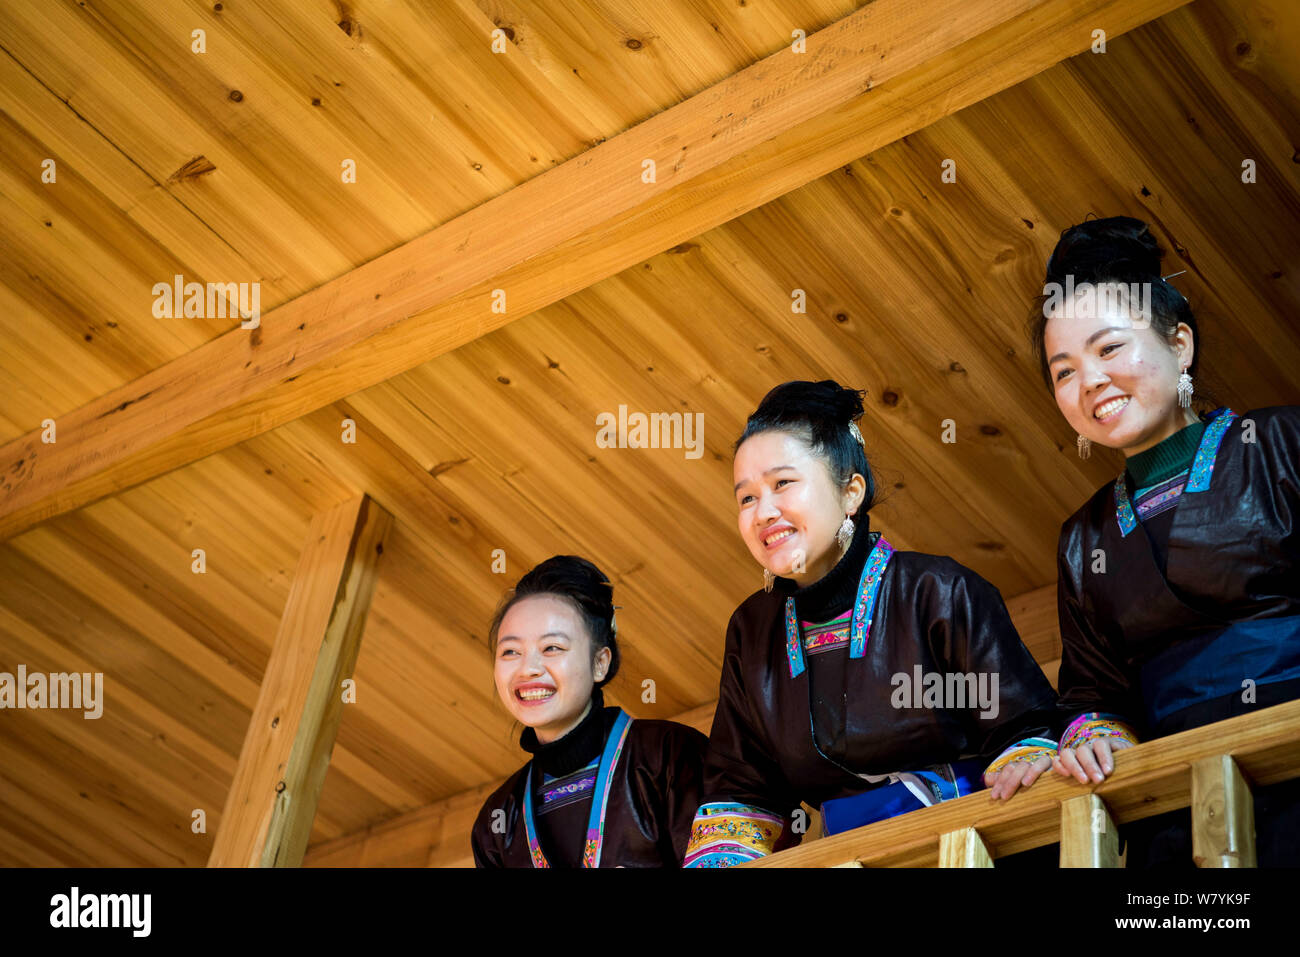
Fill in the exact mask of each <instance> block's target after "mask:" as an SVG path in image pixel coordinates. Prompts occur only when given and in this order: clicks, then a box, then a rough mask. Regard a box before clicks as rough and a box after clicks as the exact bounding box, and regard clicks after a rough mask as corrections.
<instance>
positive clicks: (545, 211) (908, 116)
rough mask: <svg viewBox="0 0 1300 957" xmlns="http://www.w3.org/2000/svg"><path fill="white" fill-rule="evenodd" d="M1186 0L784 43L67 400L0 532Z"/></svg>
mask: <svg viewBox="0 0 1300 957" xmlns="http://www.w3.org/2000/svg"><path fill="white" fill-rule="evenodd" d="M1185 2H1187V0H1112V2H1099V0H982V2H980V3H963V4H952V3H950V2H949V0H876V2H875V3H872V4H870V5H868V6H866V7H863V8H862V9H860V10H858V11H856V12H854V13H852V14H850V15H849V16H847V17H845V18H844V19H843V20H840V21H838V22H837V23H834V24H832V25H831V26H829V27H827V28H825V29H824V30H821V31H819V32H817V33H815V34H813V35H812V36H810V37H809V38H808V39H807V49H806V52H803V53H796V52H794V51H793V50H792V49H790V48H785V49H782V50H781V51H779V52H777V53H775V54H773V55H772V56H769V57H767V58H766V59H763V60H761V61H759V62H758V63H755V64H753V65H752V66H750V67H748V68H747V69H745V70H742V71H740V72H739V73H737V74H735V75H733V76H731V77H729V78H728V79H726V80H724V81H722V82H721V83H718V84H717V85H715V86H713V87H710V88H709V89H707V90H704V91H703V92H701V93H699V94H697V95H696V96H693V97H691V98H690V99H688V100H686V101H684V102H682V103H680V104H678V105H677V106H675V107H672V108H671V109H668V110H665V111H664V112H662V113H659V114H657V115H655V116H654V117H651V118H650V119H648V120H646V121H645V122H643V123H641V124H639V125H637V126H635V127H633V128H632V129H630V130H627V131H626V132H624V133H622V134H620V135H619V136H617V137H615V138H613V139H611V140H609V141H607V142H605V143H603V144H601V145H599V146H597V147H595V148H594V149H592V150H589V151H587V152H585V153H583V154H581V155H579V156H577V157H574V158H573V159H571V160H569V161H568V162H566V163H564V164H562V165H561V166H559V167H556V168H555V169H552V170H549V171H547V172H545V173H543V174H541V175H539V176H537V177H535V178H534V179H532V180H529V181H528V182H526V183H523V184H521V185H520V186H518V187H516V188H514V189H512V190H510V191H509V192H507V193H504V194H502V195H501V196H498V197H497V198H495V199H493V200H491V201H489V202H487V203H485V204H483V205H481V206H479V207H477V208H475V209H473V210H470V211H469V212H467V213H465V214H464V215H462V216H460V217H458V218H456V219H454V220H452V221H451V222H449V223H447V224H445V225H443V226H440V227H439V228H437V229H435V230H433V231H432V232H430V233H428V234H426V235H424V236H422V237H419V238H417V239H415V240H412V241H411V242H409V243H406V244H405V245H403V246H401V247H399V248H398V249H395V250H393V251H392V252H390V253H387V254H385V255H383V256H380V257H379V258H377V259H375V260H372V261H371V262H369V263H366V264H365V265H363V266H360V267H358V268H357V269H355V270H352V271H351V272H349V273H347V274H345V275H343V276H340V277H339V278H338V279H335V280H333V281H331V282H329V283H326V284H325V285H323V286H321V287H319V288H317V289H315V290H313V291H311V292H309V293H307V294H305V295H303V296H300V297H298V298H297V299H294V300H293V301H291V302H289V303H286V304H284V305H283V306H281V307H279V308H278V309H276V310H274V311H273V312H271V313H269V314H268V315H267V316H265V317H264V318H263V319H262V321H261V326H260V327H259V328H256V329H251V330H245V329H234V330H231V331H230V332H228V333H226V334H224V335H222V336H219V337H218V338H216V339H214V340H213V341H212V342H209V343H207V344H205V345H204V346H202V347H201V348H199V349H196V350H195V351H194V352H192V353H189V354H188V355H185V356H181V357H180V358H178V359H176V360H174V361H172V362H169V363H167V364H166V365H164V366H161V367H159V368H158V369H155V370H154V371H152V372H150V373H148V374H147V375H145V376H143V377H141V378H140V379H138V380H136V381H135V382H133V383H130V384H128V385H125V386H123V387H121V388H119V389H115V390H113V391H112V392H110V393H108V394H106V395H104V396H101V397H100V398H98V399H96V400H95V401H93V402H91V403H89V404H88V405H86V406H83V407H82V408H80V409H78V410H76V411H74V412H71V413H69V414H67V415H63V416H60V417H59V418H58V420H57V436H58V441H57V442H54V443H52V444H45V443H43V442H42V440H41V430H39V429H34V430H33V431H31V432H29V433H28V434H27V435H25V436H22V437H20V438H17V439H15V440H13V441H11V442H9V443H8V444H6V445H5V446H4V447H3V448H0V540H2V539H4V538H7V537H9V536H11V535H14V534H16V533H17V532H19V531H21V530H22V529H25V528H28V527H30V526H31V525H33V524H35V523H36V522H39V521H42V520H44V519H46V518H49V517H51V516H53V515H57V514H60V513H62V512H65V511H68V510H71V509H74V508H78V507H80V506H82V505H85V504H88V503H89V502H92V501H94V500H96V499H98V498H101V497H103V496H105V495H110V494H113V493H115V492H118V491H121V490H122V489H124V488H128V487H130V486H132V485H135V484H138V483H139V482H143V481H147V480H148V479H150V478H153V477H155V476H157V475H160V474H163V473H165V472H167V471H170V470H171V469H175V468H179V467H181V466H183V465H186V464H188V463H190V462H193V461H196V460H197V459H199V458H202V457H203V456H205V455H208V454H210V453H212V452H215V451H219V450H220V449H224V448H226V447H228V446H230V445H233V444H236V443H238V442H240V441H243V440H244V439H247V438H249V437H251V436H253V435H257V434H259V433H261V432H263V431H265V430H267V429H269V428H273V427H274V426H276V425H279V424H282V423H284V422H287V421H291V420H292V419H294V418H297V417H298V416H301V415H303V414H306V413H307V412H310V411H313V410H314V409H317V408H320V407H321V406H323V405H326V404H328V403H330V402H332V401H335V400H337V399H339V398H341V397H343V396H346V395H349V394H351V393H353V392H356V391H359V390H360V389H363V388H366V387H368V386H370V385H373V384H375V383H376V382H380V381H383V380H384V379H387V378H390V377H392V376H394V375H398V374H400V373H401V372H404V371H406V370H407V369H410V368H412V367H414V366H416V365H418V364H420V363H423V362H426V361H428V360H429V359H432V358H434V357H436V356H438V355H441V354H443V353H445V352H448V351H450V350H452V349H455V348H458V347H459V346H461V345H464V344H465V343H467V342H470V341H472V340H474V339H476V338H478V337H479V336H482V335H484V334H486V333H487V332H490V331H492V330H494V329H497V328H499V327H501V326H503V325H505V324H506V323H508V322H510V321H512V320H514V319H517V318H520V317H522V316H525V315H527V314H529V313H530V312H533V311H535V310H537V309H540V308H542V307H544V306H546V305H549V304H550V303H553V302H556V301H557V300H559V299H561V298H563V297H564V296H567V295H571V294H573V293H574V292H577V291H579V290H581V289H584V288H586V287H587V286H589V285H591V284H593V283H595V282H598V281H599V280H601V279H603V278H606V277H608V276H610V275H613V274H614V273H617V272H619V271H620V270H622V269H625V268H627V267H628V266H631V265H634V264H635V263H637V262H640V261H642V260H644V259H645V258H646V257H648V256H651V255H654V254H656V253H659V252H661V251H663V250H664V249H667V248H669V247H671V246H673V245H675V244H677V243H680V242H682V241H684V240H685V239H689V238H690V237H692V236H696V235H699V234H700V233H702V232H704V231H706V230H708V229H711V228H713V227H715V226H717V225H719V224H721V223H724V222H727V221H728V220H730V219H733V218H735V217H736V216H739V215H741V214H742V213H744V212H747V211H748V210H750V209H753V208H755V207H757V206H759V205H762V204H764V203H767V202H770V201H771V200H773V199H775V198H777V197H779V196H781V195H784V194H785V193H787V192H789V191H790V190H793V189H796V188H798V187H799V186H802V185H804V184H805V183H807V182H810V181H811V180H813V179H816V178H817V177H819V176H822V175H825V174H826V173H827V172H829V171H831V170H833V169H835V168H836V167H838V166H841V165H843V164H844V163H846V162H848V161H851V160H853V159H855V158H857V157H860V156H862V155H864V154H865V153H869V152H871V151H872V150H874V149H878V148H880V147H882V146H885V145H887V144H888V143H890V142H893V141H894V140H896V139H898V138H899V137H901V136H904V135H906V134H908V133H910V132H914V131H915V130H917V129H920V128H923V127H925V126H927V125H929V124H930V123H933V122H934V121H935V120H938V119H940V118H941V117H943V116H947V115H948V114H950V113H953V112H955V111H957V110H959V109H961V108H962V107H964V106H967V105H969V104H971V103H974V102H978V101H979V100H981V99H983V98H985V97H987V96H990V95H992V94H994V93H997V92H999V91H1000V90H1003V89H1005V88H1007V87H1009V86H1011V85H1013V84H1015V83H1018V82H1020V81H1022V80H1024V79H1026V78H1028V77H1030V76H1033V75H1035V74H1037V73H1039V72H1041V71H1042V70H1044V69H1047V68H1048V67H1050V66H1052V65H1054V64H1055V63H1057V62H1059V61H1060V60H1062V59H1064V58H1065V57H1068V56H1071V55H1073V54H1076V53H1079V52H1080V51H1083V50H1086V49H1087V48H1088V46H1089V45H1090V43H1091V42H1092V31H1093V30H1095V29H1103V30H1105V31H1106V35H1107V37H1108V39H1113V38H1114V37H1116V36H1118V35H1120V34H1122V33H1124V32H1126V31H1127V30H1129V29H1132V28H1134V27H1136V26H1140V25H1141V24H1143V23H1146V22H1147V21H1149V20H1151V19H1154V18H1156V17H1159V16H1161V15H1163V14H1165V13H1167V12H1169V11H1170V10H1173V9H1175V8H1177V7H1179V6H1181V5H1183V4H1184V3H1185ZM647 159H652V160H654V161H655V163H656V164H657V169H656V178H655V181H654V182H652V183H647V182H644V181H643V178H642V172H643V161H644V160H647ZM521 227H523V228H521ZM159 278H160V280H161V279H163V278H167V277H159ZM226 278H230V279H237V278H238V277H226ZM496 289H502V290H505V292H506V297H507V298H506V311H504V312H494V311H493V304H494V299H493V295H492V293H493V290H496Z"/></svg>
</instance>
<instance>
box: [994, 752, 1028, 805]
mask: <svg viewBox="0 0 1300 957" xmlns="http://www.w3.org/2000/svg"><path fill="white" fill-rule="evenodd" d="M1026 768H1027V765H1026V764H1025V762H1023V761H1017V762H1016V763H1015V764H1012V765H1010V766H1009V767H1007V768H1006V769H1005V770H1004V771H1003V772H1002V781H1001V786H1000V788H999V790H1000V792H1001V797H1002V800H1004V801H1005V800H1007V799H1008V798H1010V797H1011V796H1012V795H1013V794H1015V793H1016V791H1017V790H1018V789H1019V787H1020V781H1021V779H1022V778H1024V776H1025V769H1026Z"/></svg>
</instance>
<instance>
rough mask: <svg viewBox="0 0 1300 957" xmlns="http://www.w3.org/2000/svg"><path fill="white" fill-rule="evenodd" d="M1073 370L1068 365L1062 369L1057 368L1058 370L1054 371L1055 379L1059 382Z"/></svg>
mask: <svg viewBox="0 0 1300 957" xmlns="http://www.w3.org/2000/svg"><path fill="white" fill-rule="evenodd" d="M1073 371H1074V370H1073V369H1070V368H1068V367H1067V368H1064V369H1058V370H1057V373H1056V381H1057V382H1060V381H1061V380H1062V379H1064V378H1065V377H1066V376H1068V375H1069V374H1070V373H1071V372H1073Z"/></svg>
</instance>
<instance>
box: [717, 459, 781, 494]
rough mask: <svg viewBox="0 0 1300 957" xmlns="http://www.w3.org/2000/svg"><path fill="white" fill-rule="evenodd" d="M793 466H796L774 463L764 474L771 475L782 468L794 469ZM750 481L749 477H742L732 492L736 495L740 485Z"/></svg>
mask: <svg viewBox="0 0 1300 957" xmlns="http://www.w3.org/2000/svg"><path fill="white" fill-rule="evenodd" d="M793 468H794V466H793V465H773V466H772V467H771V468H770V469H768V470H767V471H766V472H764V473H763V474H764V475H771V474H772V473H773V472H779V471H781V470H782V469H793ZM748 481H749V479H741V480H740V481H739V482H737V483H736V487H735V488H733V489H732V490H731V494H732V495H735V494H736V493H737V492H739V491H740V487H741V486H742V485H744V484H745V483H746V482H748Z"/></svg>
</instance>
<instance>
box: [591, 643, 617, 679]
mask: <svg viewBox="0 0 1300 957" xmlns="http://www.w3.org/2000/svg"><path fill="white" fill-rule="evenodd" d="M613 657H614V653H613V652H612V651H610V650H609V648H608V646H606V647H604V648H601V649H600V651H598V652H596V659H595V661H593V662H592V665H591V676H592V678H593V679H594V680H596V681H600V680H601V679H602V678H604V677H605V675H606V674H608V673H609V662H610V659H611V658H613Z"/></svg>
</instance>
